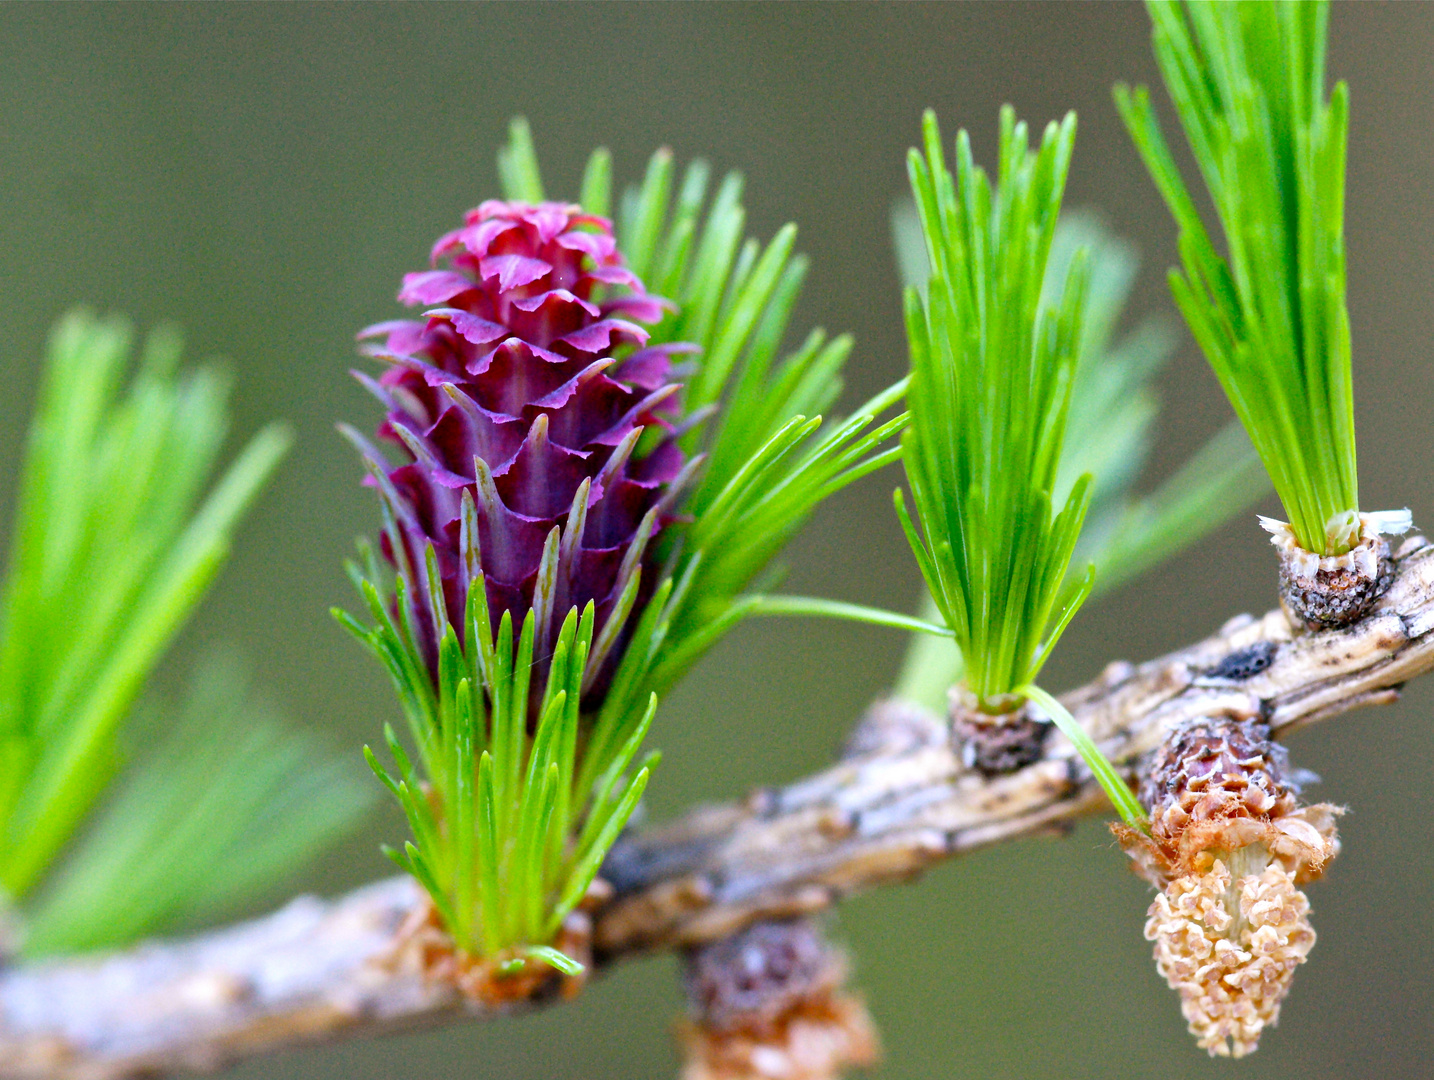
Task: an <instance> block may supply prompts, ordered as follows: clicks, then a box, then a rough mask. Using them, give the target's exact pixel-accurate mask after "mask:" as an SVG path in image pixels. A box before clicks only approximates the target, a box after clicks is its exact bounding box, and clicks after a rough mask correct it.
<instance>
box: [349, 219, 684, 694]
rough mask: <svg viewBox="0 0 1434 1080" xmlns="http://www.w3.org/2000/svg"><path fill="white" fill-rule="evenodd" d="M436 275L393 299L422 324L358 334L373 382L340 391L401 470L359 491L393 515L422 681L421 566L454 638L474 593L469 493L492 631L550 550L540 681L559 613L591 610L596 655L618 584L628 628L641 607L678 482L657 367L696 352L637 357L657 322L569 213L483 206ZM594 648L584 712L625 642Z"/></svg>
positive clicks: (410, 282)
mask: <svg viewBox="0 0 1434 1080" xmlns="http://www.w3.org/2000/svg"><path fill="white" fill-rule="evenodd" d="M441 261H446V262H447V264H448V268H440V267H439V264H440V262H441ZM432 264H433V266H434V267H435V268H434V269H430V270H424V271H419V272H416V273H411V274H407V275H405V276H404V279H403V287H402V288H401V289H400V290H399V293H398V298H399V300H400V301H402V302H403V303H406V304H409V305H413V306H418V305H422V306H424V307H425V308H427V310H425V311H424V312H423V315H424V319H423V320H422V321H410V320H400V321H395V322H386V323H380V324H378V325H375V326H371V327H368V328H367V329H365V330H364V331H362V332H361V333H360V334H359V337H360V339H363V338H381V339H382V341H383V344H382V345H381V346H370V347H368V348H367V350H366V351H368V352H369V353H370V354H371V355H373V356H375V357H376V358H378V359H380V360H382V361H384V362H386V363H387V364H388V365H389V367H388V368H387V370H385V371H384V372H383V373H382V374H381V375H380V377H379V378H378V379H377V380H373V379H370V378H368V377H367V376H365V375H363V374H360V373H357V372H356V373H355V374H356V376H357V377H358V378H359V380H360V381H361V382H363V383H364V385H365V386H367V387H368V388H369V389H370V390H371V391H372V392H373V393H374V395H375V396H376V397H377V398H378V399H379V400H380V401H381V402H382V403H383V405H384V407H385V409H386V410H387V415H386V418H385V420H384V423H383V424H382V425H381V426H380V428H379V432H378V433H379V435H380V437H382V438H385V439H389V440H392V441H393V442H395V443H397V444H398V445H399V447H400V448H401V452H402V454H403V457H404V458H405V462H404V464H402V465H399V466H398V467H396V468H392V467H389V466H388V465H387V464H386V463H384V462H383V459H382V458H380V457H379V456H378V455H376V454H373V453H372V452H369V456H370V457H371V458H372V459H373V462H374V465H375V475H374V477H373V478H372V479H371V482H373V483H377V484H378V486H379V487H380V488H381V489H382V492H383V494H384V496H385V498H386V501H387V502H388V503H389V505H390V520H389V521H388V522H386V524H385V527H384V530H383V534H382V538H381V545H382V550H383V553H384V555H385V557H386V558H388V559H389V561H390V562H392V563H393V564H394V566H395V568H396V570H397V572H398V573H399V574H400V575H401V576H403V577H404V578H405V579H406V584H407V594H408V598H409V603H410V604H412V605H414V610H413V611H412V612H411V615H412V624H413V625H414V626H415V628H417V631H418V634H419V637H420V639H421V640H420V641H419V642H418V646H419V648H420V649H421V650H422V652H423V655H424V659H425V661H426V663H427V664H428V668H429V671H430V672H432V673H436V670H437V634H436V631H435V627H434V620H433V619H432V618H431V616H430V614H429V613H428V611H427V603H426V601H425V600H424V599H423V598H424V597H425V596H426V595H428V583H427V580H426V577H427V575H426V571H425V558H426V549H427V547H428V545H430V544H431V545H432V546H433V549H434V552H435V554H436V556H437V565H438V570H439V575H440V577H441V579H442V596H443V603H444V605H445V606H446V608H447V612H446V614H447V618H448V621H449V623H450V624H451V625H452V626H453V627H454V629H455V631H457V633H458V635H459V638H460V640H462V639H463V637H464V629H463V627H464V611H465V608H466V604H467V600H468V591H469V588H470V585H471V583H472V571H471V568H470V567H468V566H465V561H464V559H463V558H462V548H461V539H462V536H461V534H462V516H463V503H464V498H463V496H464V493H465V492H466V493H467V494H468V495H469V497H470V498H471V499H472V502H473V506H474V508H475V510H476V520H477V532H478V541H479V542H478V549H479V560H480V563H479V565H480V568H481V571H482V574H483V579H484V582H485V584H486V594H487V601H488V608H489V612H490V613H491V617H492V621H493V628H494V631H495V632H496V630H497V627H498V625H499V621H500V620H501V618H502V616H503V614H504V613H505V612H506V613H510V614H511V615H512V619H513V624H514V628H515V631H516V629H517V628H518V627H521V625H522V623H523V620H524V619H525V618H526V617H527V615H528V613H529V611H531V610H533V609H534V604H535V595H539V596H541V595H542V594H540V593H539V590H538V577H539V568H540V564H542V563H543V560H544V550H545V547H550V548H552V549H553V551H551V552H550V553H549V563H550V565H555V567H556V574H555V579H554V581H553V583H552V594H551V595H552V598H553V599H552V601H551V603H544V602H543V601H542V600H541V599H539V601H538V603H539V610H538V611H537V613H536V619H537V622H538V625H537V626H536V629H535V641H534V657H535V660H536V662H537V665H538V666H539V671H538V672H536V673H535V674H537V675H539V676H540V677H541V674H542V672H543V671H545V670H546V666H547V664H546V661H547V658H548V657H549V656H550V654H551V651H552V642H553V640H554V638H555V637H556V635H557V632H558V629H559V627H560V626H561V623H562V619H563V618H564V617H565V616H566V614H567V612H568V611H569V610H570V609H571V608H573V607H578V608H581V607H582V606H584V605H586V604H587V603H588V602H589V601H591V602H592V603H593V604H594V606H595V609H596V623H595V630H594V642H595V643H602V642H604V633H603V631H604V628H605V626H606V625H607V623H608V622H609V620H610V619H611V618H612V617H613V613H614V608H615V606H616V605H617V602H618V598H619V597H620V596H621V595H622V593H623V589H624V587H626V586H627V585H628V583H629V581H630V580H631V578H632V575H634V574H640V575H641V578H640V585H639V591H638V594H637V599H636V602H635V604H634V606H633V610H632V612H631V614H630V615H629V616H628V618H627V620H626V624H625V625H626V626H628V627H631V626H632V625H634V624H635V622H636V620H637V618H638V616H640V614H641V608H642V607H643V606H644V605H645V604H646V602H647V600H648V599H649V598H650V596H651V594H652V590H653V588H654V586H655V585H656V578H657V567H656V566H655V565H654V563H655V558H656V553H657V550H658V548H659V545H658V544H657V543H655V542H654V541H655V540H656V537H657V535H658V534H659V533H660V532H661V530H662V529H663V528H664V527H665V526H666V525H667V524H669V523H670V522H671V520H672V504H673V502H674V500H675V499H676V497H677V495H678V494H679V491H680V488H681V486H682V483H683V481H684V480H685V479H686V477H687V476H690V474H691V471H692V469H691V463H688V462H686V461H685V460H684V456H683V454H682V451H681V450H680V449H679V447H678V445H677V443H676V441H675V437H674V436H675V427H674V425H675V422H676V421H677V419H678V417H679V415H680V412H681V402H680V387H679V385H678V384H677V383H676V382H674V381H672V377H673V370H672V356H673V354H675V353H680V352H691V351H695V350H694V347H692V346H688V345H682V344H660V345H651V346H650V345H649V344H648V338H649V335H648V331H647V330H646V329H644V328H643V326H642V325H641V324H642V323H654V322H657V321H658V320H659V319H660V318H662V316H663V314H664V312H665V310H667V309H670V307H671V305H670V304H669V303H668V302H667V301H665V300H662V299H660V298H658V297H654V296H651V295H649V294H648V293H647V292H646V291H645V289H644V288H643V285H642V282H641V281H639V280H638V278H637V277H636V276H635V275H634V274H633V273H632V272H631V271H629V270H628V269H627V267H626V265H625V263H624V260H623V257H622V255H621V253H620V252H619V251H618V250H617V245H616V242H615V241H614V239H613V235H612V227H611V224H610V223H609V222H608V221H606V220H605V219H603V218H600V217H595V216H593V215H590V214H584V213H583V212H582V210H581V209H580V208H579V207H577V206H575V205H565V204H561V203H551V202H545V203H540V204H538V205H536V206H535V205H531V204H527V203H521V202H500V201H489V202H485V203H483V204H482V205H481V206H479V207H478V208H477V209H476V210H472V211H469V213H468V214H467V215H466V218H465V222H464V226H463V227H462V228H460V229H457V230H455V231H453V232H451V233H448V234H447V235H446V236H443V237H441V238H440V239H439V240H438V242H437V243H436V244H435V245H434V246H433V252H432ZM555 527H556V528H557V529H558V530H559V531H558V532H557V533H556V534H555V533H554V529H555ZM554 553H555V554H556V562H555V563H553V555H554ZM607 637H608V639H609V640H608V641H607V645H608V648H607V651H606V655H605V656H599V655H597V653H598V652H599V651H600V650H599V649H598V648H596V647H595V650H594V656H593V657H592V660H591V662H590V666H589V672H590V681H589V683H588V685H587V686H586V694H585V702H586V703H587V704H588V706H589V707H592V706H594V705H595V704H596V703H597V702H598V701H599V700H600V698H601V695H602V694H603V692H604V690H605V687H606V684H607V683H608V681H609V680H610V678H611V674H612V672H613V670H614V668H615V666H616V662H617V660H618V659H619V657H620V655H621V652H622V649H623V646H624V644H625V640H626V635H625V634H617V635H611V634H609V635H607ZM466 644H467V643H466V642H465V645H466ZM535 685H538V686H541V682H540V681H539V682H536V683H535Z"/></svg>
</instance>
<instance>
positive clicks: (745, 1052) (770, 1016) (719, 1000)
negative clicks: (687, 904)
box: [680, 920, 880, 1080]
mask: <svg viewBox="0 0 1434 1080" xmlns="http://www.w3.org/2000/svg"><path fill="white" fill-rule="evenodd" d="M845 980H846V961H845V959H844V957H843V956H842V955H841V953H840V952H838V951H837V950H836V949H833V948H832V947H831V946H830V945H829V944H828V943H827V942H826V940H825V939H824V938H823V937H822V934H821V931H820V930H818V929H817V927H816V926H815V925H813V924H812V923H811V922H809V921H807V920H796V921H791V922H765V923H756V924H754V925H753V926H750V927H748V928H747V929H745V930H742V931H740V932H739V933H736V934H733V935H732V936H731V937H729V938H725V939H723V940H722V941H719V942H717V943H715V944H713V945H707V946H704V947H702V948H700V949H697V950H694V951H693V952H692V953H690V954H689V955H688V959H687V997H688V1001H689V1004H690V1007H691V1019H690V1020H689V1021H687V1022H686V1023H684V1024H683V1025H682V1028H681V1031H680V1034H681V1038H682V1043H683V1046H684V1048H685V1050H686V1057H687V1063H686V1065H685V1066H684V1067H683V1071H682V1076H683V1080H835V1078H837V1077H839V1076H841V1075H842V1074H843V1073H844V1072H845V1071H846V1069H848V1068H850V1067H859V1066H867V1065H873V1064H875V1063H876V1060H877V1058H878V1056H879V1054H880V1047H879V1044H878V1041H877V1036H876V1029H875V1027H874V1026H873V1024H872V1021H871V1016H870V1015H869V1014H868V1013H867V1011H866V1006H865V1005H864V1004H862V1002H861V1000H860V999H859V998H856V997H853V996H852V995H850V994H846V993H843V992H842V986H843V983H844V982H845Z"/></svg>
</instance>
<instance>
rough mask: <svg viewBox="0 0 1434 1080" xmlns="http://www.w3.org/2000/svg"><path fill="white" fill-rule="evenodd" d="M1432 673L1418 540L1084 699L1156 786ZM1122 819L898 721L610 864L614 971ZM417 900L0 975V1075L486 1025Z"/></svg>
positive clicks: (1051, 781) (1047, 767) (1095, 802)
mask: <svg viewBox="0 0 1434 1080" xmlns="http://www.w3.org/2000/svg"><path fill="white" fill-rule="evenodd" d="M1430 668H1434V546H1431V545H1430V544H1429V543H1428V542H1426V541H1425V540H1424V539H1423V538H1417V539H1414V540H1410V541H1407V542H1406V543H1405V544H1404V545H1403V547H1402V548H1401V549H1400V552H1399V555H1398V557H1397V561H1396V566H1395V573H1394V579H1393V583H1392V585H1391V586H1390V589H1389V591H1388V592H1387V593H1386V594H1385V596H1384V597H1383V598H1382V599H1381V600H1380V601H1379V602H1378V604H1376V606H1375V607H1374V609H1373V610H1372V611H1371V612H1370V613H1369V614H1368V615H1367V616H1366V617H1365V618H1364V619H1363V620H1361V621H1360V622H1359V623H1357V624H1355V625H1354V626H1352V627H1350V628H1348V629H1345V630H1339V631H1326V632H1322V633H1313V634H1296V633H1294V632H1292V630H1291V628H1290V625H1289V622H1288V621H1287V619H1286V618H1285V616H1284V614H1283V612H1281V611H1278V610H1276V611H1273V612H1271V613H1269V614H1268V615H1266V616H1265V617H1264V618H1262V619H1255V618H1252V617H1250V616H1241V617H1239V618H1236V619H1232V620H1231V621H1230V622H1228V623H1226V624H1225V626H1223V627H1222V628H1221V629H1220V631H1219V632H1218V633H1216V634H1215V635H1214V636H1213V637H1210V638H1208V639H1206V640H1205V641H1202V642H1200V643H1198V644H1196V645H1193V646H1191V647H1189V648H1187V649H1183V650H1180V651H1178V652H1175V653H1171V654H1170V655H1167V656H1164V657H1161V658H1160V659H1157V660H1152V661H1150V662H1148V663H1145V664H1141V665H1139V666H1134V665H1131V664H1126V663H1113V664H1111V665H1109V666H1108V667H1107V668H1106V670H1105V671H1104V672H1103V673H1102V675H1101V677H1100V678H1099V679H1097V680H1096V681H1095V682H1093V683H1091V684H1090V685H1088V686H1085V687H1083V688H1081V689H1079V690H1076V691H1073V692H1072V693H1070V694H1067V695H1066V696H1065V697H1064V698H1063V699H1062V700H1063V702H1064V703H1065V705H1066V706H1067V707H1068V708H1069V709H1070V710H1071V712H1072V713H1073V714H1074V715H1075V716H1076V718H1077V719H1078V720H1079V721H1080V723H1081V724H1082V725H1083V726H1084V727H1085V728H1086V730H1087V731H1088V732H1089V733H1090V734H1091V736H1092V737H1093V738H1094V739H1095V740H1096V741H1097V743H1098V744H1099V745H1100V746H1101V748H1102V749H1103V750H1104V751H1105V753H1106V754H1107V755H1108V756H1109V757H1110V758H1111V759H1112V760H1113V761H1115V762H1116V763H1117V765H1118V766H1119V767H1120V768H1121V769H1123V770H1124V771H1125V772H1126V773H1127V775H1129V776H1131V777H1134V775H1135V771H1136V769H1137V767H1138V765H1139V762H1140V760H1141V758H1142V756H1143V755H1144V754H1145V753H1146V752H1147V751H1149V750H1151V749H1152V748H1154V747H1155V746H1156V745H1157V744H1158V742H1159V741H1160V739H1161V738H1162V736H1163V734H1164V733H1165V732H1166V731H1168V730H1169V729H1170V728H1171V726H1173V725H1174V724H1177V723H1179V722H1180V721H1181V720H1183V719H1185V718H1187V717H1192V716H1198V715H1202V714H1203V715H1211V714H1215V715H1221V714H1223V715H1233V716H1236V717H1256V716H1258V717H1261V718H1263V719H1264V720H1265V721H1266V722H1268V723H1269V724H1270V726H1271V728H1272V729H1273V730H1274V732H1275V733H1277V734H1279V733H1283V732H1287V731H1289V730H1291V729H1293V728H1295V727H1298V726H1301V725H1304V724H1308V723H1311V722H1313V721H1316V720H1321V719H1324V718H1326V717H1330V716H1335V715H1337V714H1339V713H1343V712H1346V711H1348V710H1350V709H1354V708H1357V707H1359V706H1362V705H1371V704H1381V703H1385V702H1390V701H1393V700H1395V699H1396V698H1397V697H1398V694H1399V688H1400V686H1401V685H1402V684H1403V683H1404V682H1405V681H1407V680H1408V679H1410V678H1412V677H1414V676H1416V675H1420V674H1422V673H1424V672H1426V671H1428V670H1430ZM1103 805H1105V803H1104V796H1103V795H1102V794H1101V792H1100V790H1099V788H1098V787H1097V786H1096V785H1095V783H1094V781H1093V780H1092V779H1091V777H1090V774H1089V772H1088V771H1087V770H1086V768H1085V765H1084V764H1083V762H1082V761H1081V759H1080V758H1079V757H1078V756H1077V755H1076V754H1075V753H1074V751H1073V749H1072V748H1071V746H1070V744H1069V743H1068V742H1066V741H1065V739H1063V738H1062V737H1061V736H1060V735H1059V734H1058V733H1053V734H1052V735H1051V737H1050V738H1049V739H1048V740H1047V741H1046V743H1045V745H1044V748H1043V752H1042V756H1041V758H1040V760H1038V761H1036V762H1035V763H1034V764H1032V765H1029V766H1027V767H1026V768H1023V769H1020V770H1019V771H1016V772H1013V773H1009V774H1007V775H1003V776H996V777H987V776H984V775H982V774H981V773H980V772H977V771H975V770H973V769H972V768H969V767H968V766H967V765H966V764H964V762H963V757H962V753H961V750H960V748H959V747H957V746H953V745H952V742H951V740H950V738H949V737H948V736H947V734H946V731H945V728H944V726H943V725H942V724H941V723H940V722H939V721H938V720H937V719H936V718H934V717H932V716H930V715H929V714H924V713H921V712H920V711H919V710H914V709H913V707H912V706H910V705H906V704H902V703H898V702H887V703H882V704H879V705H877V706H875V707H874V708H873V710H872V711H871V712H870V713H869V714H868V716H867V717H866V718H865V719H864V720H863V722H862V726H861V728H860V729H859V732H858V736H857V737H856V738H855V739H854V740H853V749H852V751H851V752H850V753H849V754H848V756H847V757H845V758H844V759H843V760H842V761H841V762H839V763H838V764H836V765H835V766H833V767H832V768H829V769H827V770H826V771H824V772H822V773H818V774H817V775H815V776H811V777H808V778H806V779H804V780H800V781H798V782H797V783H794V784H791V785H788V786H786V787H782V788H773V789H766V790H763V791H759V792H758V793H756V794H755V795H753V796H752V797H751V798H749V799H747V800H746V801H744V802H742V803H734V804H729V805H725V806H719V807H710V808H703V809H698V810H695V811H693V812H692V813H690V814H689V815H687V816H686V817H684V818H682V819H680V820H679V821H677V822H676V823H674V824H671V825H667V826H663V827H659V828H655V829H651V830H648V831H645V832H641V833H638V834H637V835H635V836H633V837H630V838H628V839H626V840H624V841H622V842H621V843H620V844H619V845H618V846H617V847H616V848H615V849H614V850H613V852H612V854H611V856H610V857H609V860H608V863H607V865H606V867H605V870H604V876H605V877H606V879H607V880H608V881H609V883H610V884H611V885H612V886H613V895H612V897H611V899H609V900H608V901H606V902H605V903H604V904H603V906H602V907H601V908H600V909H599V910H598V911H597V912H596V913H595V915H594V919H595V936H594V946H595V952H596V956H597V958H598V962H599V964H607V963H611V962H613V961H615V960H618V959H621V958H622V957H625V956H629V955H632V954H635V953H639V952H643V951H650V950H657V949H668V948H680V947H684V946H690V945H695V944H697V943H700V942H705V941H711V940H714V939H717V938H720V937H723V936H725V935H727V934H730V933H732V932H733V931H735V930H737V929H739V928H741V927H742V926H745V925H747V924H749V923H751V922H753V921H756V920H759V919H765V918H771V917H780V916H788V915H795V914H799V913H806V912H812V911H816V910H819V909H821V908H824V907H826V906H828V905H830V904H832V903H833V902H835V901H836V900H837V899H839V898H840V897H842V896H845V895H847V894H849V893H852V892H855V891H858V890H860V889H865V888H870V887H872V886H876V885H880V884H883V883H887V882H892V881H899V880H903V879H906V878H909V877H911V876H912V875H914V874H917V873H919V872H920V871H921V870H922V869H924V868H925V867H927V866H929V865H931V864H932V863H934V862H936V861H937V860H940V859H945V858H949V857H951V856H953V855H958V854H961V853H963V852H967V851H971V850H974V849H976V848H979V847H983V846H986V845H988V844H993V843H996V842H998V841H1001V840H1006V839H1010V838H1013V837H1017V836H1023V835H1027V834H1030V833H1034V832H1038V831H1041V830H1044V829H1050V828H1054V827H1058V826H1060V825H1061V824H1062V823H1063V822H1066V821H1068V820H1070V819H1072V818H1074V817H1075V816H1077V815H1079V814H1083V813H1086V812H1089V811H1092V810H1096V809H1099V808H1100V807H1101V806H1103ZM418 904H419V893H418V890H417V888H416V887H415V886H413V885H412V884H411V883H410V882H409V881H408V880H407V879H404V878H393V879H390V880H387V881H381V882H378V883H376V884H374V885H370V886H367V887H365V888H362V889H359V890H357V891H356V892H353V893H350V894H349V895H347V896H344V897H340V898H339V899H337V900H333V901H320V900H316V899H312V898H307V897H305V898H300V899H297V900H294V901H293V902H291V903H290V904H289V905H288V906H286V907H284V908H283V909H281V910H280V911H278V912H275V913H274V914H272V915H269V916H266V917H264V918H261V919H256V920H253V921H251V922H247V923H243V924H240V925H237V926H234V927H230V928H227V929H223V930H218V931H214V932H210V933H206V934H203V935H200V936H197V937H194V938H191V939H188V940H183V941H172V942H170V941H161V942H154V943H149V944H145V945H141V946H139V947H137V948H134V949H132V950H129V951H127V952H121V953H116V954H113V955H109V956H103V957H98V958H82V959H74V960H63V961H57V962H51V963H45V964H36V965H32V966H18V967H13V968H10V969H8V970H0V1077H6V1078H22V1077H23V1078H28V1080H117V1078H122V1077H135V1076H144V1075H156V1074H163V1073H166V1072H172V1071H180V1070H208V1069H215V1068H218V1067H220V1066H222V1065H225V1064H227V1063H230V1062H233V1061H236V1060H239V1059H242V1058H245V1057H248V1056H250V1055H254V1054H258V1053H261V1052H266V1051H272V1050H276V1049H279V1048H282V1047H286V1046H291V1045H295V1044H298V1043H302V1042H309V1041H318V1040H324V1039H338V1038H345V1037H355V1036H362V1035H370V1034H374V1033H378V1032H382V1031H386V1030H392V1029H395V1028H400V1027H412V1026H418V1025H425V1024H435V1023H441V1022H443V1021H445V1020H448V1019H452V1018H455V1017H458V1016H461V1015H464V1014H465V1013H466V1014H473V1012H474V1010H473V1009H472V1008H471V1007H466V1006H465V1005H464V1003H462V1002H461V1001H459V1000H458V998H457V996H456V995H455V994H454V992H452V991H451V990H449V989H448V988H446V987H444V986H440V985H436V984H434V983H431V982H427V981H425V980H424V978H423V977H422V976H421V974H419V973H418V972H417V971H416V970H414V969H412V968H411V967H410V966H408V965H406V964H405V963H403V961H402V956H401V953H400V952H396V951H395V949H394V941H395V935H396V933H397V930H398V928H399V926H400V925H401V924H402V923H403V921H404V920H405V919H406V918H407V917H408V916H409V915H410V913H411V912H412V911H413V910H414V909H415V907H416V906H417V905H418Z"/></svg>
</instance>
